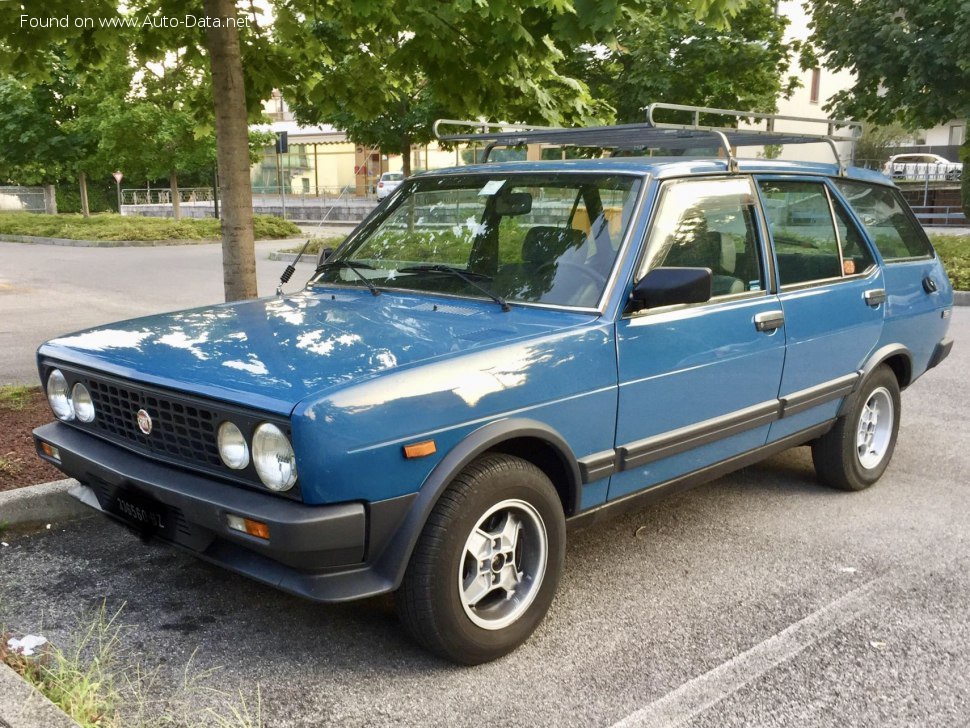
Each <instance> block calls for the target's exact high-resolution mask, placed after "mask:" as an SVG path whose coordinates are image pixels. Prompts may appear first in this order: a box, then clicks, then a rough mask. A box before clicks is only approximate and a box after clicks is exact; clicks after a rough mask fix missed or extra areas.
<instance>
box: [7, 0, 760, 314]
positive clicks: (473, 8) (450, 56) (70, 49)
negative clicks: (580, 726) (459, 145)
mask: <svg viewBox="0 0 970 728" xmlns="http://www.w3.org/2000/svg"><path fill="white" fill-rule="evenodd" d="M667 3H668V4H667V5H666V6H664V8H663V12H665V13H666V12H672V11H674V10H676V8H678V7H679V4H677V3H675V2H674V1H673V0H667ZM742 3H743V0H691V2H690V6H691V7H692V8H694V9H695V11H696V13H697V15H698V16H699V17H704V18H709V19H713V20H720V21H723V19H725V18H726V17H729V16H730V15H732V14H734V13H735V12H737V10H738V8H739V7H740V6H741V4H742ZM644 5H645V3H644V0H613V1H612V2H608V3H602V2H598V1H597V0H524V1H519V2H511V1H508V0H506V1H504V2H472V1H471V0H461V1H460V2H455V3H442V2H439V0H358V1H356V2H353V3H347V2H343V1H338V0H271V10H272V14H273V15H274V18H275V22H274V24H273V26H272V27H271V28H270V27H262V26H261V25H260V23H259V20H258V18H257V17H256V9H255V5H254V4H252V3H251V4H250V5H249V9H250V12H249V13H248V14H247V15H246V16H244V18H245V20H246V21H251V22H245V23H243V24H242V27H240V23H239V18H240V15H239V13H238V10H237V7H236V4H235V2H234V1H233V0H131V1H130V2H126V3H124V4H123V5H122V4H121V3H120V2H119V1H118V0H87V1H86V2H85V3H84V4H83V11H82V10H81V9H80V8H79V6H78V4H77V2H76V1H75V0H45V2H44V3H43V5H42V6H36V7H34V8H31V10H30V11H26V14H28V15H32V16H33V17H38V16H43V17H70V18H75V17H78V16H83V17H85V18H90V19H91V21H92V22H91V24H90V25H87V24H83V25H82V26H81V27H79V26H77V25H76V24H73V23H71V24H69V26H68V27H67V28H60V27H51V26H50V25H48V26H45V25H44V24H37V25H31V24H29V23H28V24H26V25H25V24H23V23H22V22H21V16H22V15H24V14H25V10H26V9H25V7H24V5H23V4H22V3H20V2H16V3H0V71H4V70H6V71H8V72H11V71H13V70H14V69H22V70H23V72H24V73H25V74H28V75H29V76H31V77H32V78H33V79H34V80H41V81H42V80H44V79H45V74H46V73H47V68H46V67H45V66H44V64H39V63H38V54H39V53H40V51H42V50H45V49H49V48H52V47H60V48H64V49H65V53H66V57H67V59H68V62H69V63H71V64H72V67H73V68H75V69H76V70H78V72H79V73H81V72H83V73H88V74H96V73H98V72H99V71H100V70H102V69H104V68H105V67H106V66H108V65H111V64H117V63H131V62H137V63H145V62H147V61H155V62H159V61H164V60H165V59H166V58H167V56H168V54H169V53H170V52H172V51H175V52H178V53H180V54H181V57H182V60H183V62H184V63H186V64H187V65H191V66H193V67H195V68H198V69H208V71H209V75H208V76H207V79H208V84H207V85H206V86H205V87H204V88H200V93H199V98H202V97H203V96H204V97H205V98H206V99H207V101H208V102H209V103H211V104H212V108H213V118H214V126H215V132H216V142H217V158H218V166H219V178H220V184H221V190H222V195H221V196H222V200H223V216H222V217H223V219H222V232H223V272H224V282H225V291H226V297H227V299H234V298H244V297H251V296H254V295H255V294H256V269H255V251H254V245H253V233H252V190H251V187H250V179H249V161H248V123H247V122H248V121H251V120H256V118H257V117H258V114H259V104H260V102H261V101H262V100H263V99H265V98H268V97H269V94H270V91H271V90H272V88H274V87H277V88H281V89H282V90H284V92H285V93H286V94H287V96H288V97H289V98H293V99H300V100H302V101H303V102H305V104H306V106H307V107H308V108H316V109H319V111H320V113H321V114H324V115H326V114H333V113H337V112H342V111H350V112H352V113H354V114H356V115H357V116H358V118H360V119H374V118H376V117H378V116H379V115H380V114H382V113H385V112H388V110H389V109H392V108H393V102H394V101H395V99H399V98H400V97H401V95H402V93H405V92H407V93H413V91H414V89H415V88H417V87H416V86H413V85H411V86H410V89H411V91H404V92H402V91H401V89H402V87H403V88H404V89H405V90H406V89H408V88H409V84H424V90H423V91H422V96H423V98H425V99H427V101H428V102H430V103H436V104H440V105H442V106H443V107H445V108H449V109H452V110H454V112H456V113H461V114H462V115H469V116H477V115H487V116H491V117H493V118H494V117H498V116H501V117H504V118H517V119H523V120H526V121H533V120H544V121H548V122H552V123H557V122H560V121H563V122H570V121H577V120H578V121H582V120H584V119H587V118H594V117H596V118H598V116H600V115H601V112H602V111H603V108H602V107H601V106H600V105H599V104H598V103H597V102H596V101H595V100H593V99H592V98H591V97H590V96H589V94H588V91H587V90H586V88H585V86H584V85H583V84H582V83H581V82H578V81H576V80H575V79H573V78H568V77H563V76H562V75H561V74H560V73H559V70H558V68H557V64H558V63H560V62H561V61H562V60H563V58H564V56H565V51H566V50H567V49H570V48H573V47H576V46H577V45H579V44H581V43H584V42H589V41H590V40H591V39H594V38H597V37H599V36H601V35H606V34H608V33H609V29H610V28H611V27H612V25H613V24H614V23H615V22H616V20H617V19H618V18H620V17H622V16H624V15H625V14H626V13H629V12H633V11H636V10H639V9H642V7H643V6H644ZM146 16H151V17H156V18H161V17H179V18H181V17H185V16H192V17H197V18H201V19H202V22H201V23H195V24H192V25H181V26H179V27H177V28H172V27H161V26H160V25H156V24H145V23H144V22H141V21H143V19H144V18H145V17H146ZM126 18H127V19H131V18H134V19H136V20H138V21H139V26H140V27H138V28H137V29H136V30H135V31H132V32H124V31H122V30H119V28H118V27H117V25H118V21H119V20H123V19H126ZM111 22H114V24H115V25H114V26H109V25H107V24H108V23H111ZM386 44H391V45H395V46H396V48H395V49H389V45H386ZM378 51H380V52H378ZM416 71H417V72H416Z"/></svg>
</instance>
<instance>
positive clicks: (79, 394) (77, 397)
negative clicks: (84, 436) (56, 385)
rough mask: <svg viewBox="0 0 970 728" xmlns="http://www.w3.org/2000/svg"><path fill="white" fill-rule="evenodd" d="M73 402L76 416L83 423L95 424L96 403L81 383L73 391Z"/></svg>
mask: <svg viewBox="0 0 970 728" xmlns="http://www.w3.org/2000/svg"><path fill="white" fill-rule="evenodd" d="M71 402H72V403H73V404H74V415H75V416H76V417H77V418H78V419H79V420H80V421H81V422H94V401H93V400H92V399H91V393H90V392H89V391H88V388H87V387H85V386H84V385H83V384H81V383H80V382H78V383H77V384H75V385H74V387H73V388H72V389H71Z"/></svg>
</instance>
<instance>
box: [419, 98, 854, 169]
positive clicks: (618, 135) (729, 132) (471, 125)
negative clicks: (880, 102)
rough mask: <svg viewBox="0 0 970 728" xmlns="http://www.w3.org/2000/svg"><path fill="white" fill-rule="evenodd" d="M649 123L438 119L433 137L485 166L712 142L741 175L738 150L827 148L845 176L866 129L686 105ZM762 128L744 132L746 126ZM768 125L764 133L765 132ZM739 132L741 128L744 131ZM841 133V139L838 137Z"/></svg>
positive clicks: (667, 107)
mask: <svg viewBox="0 0 970 728" xmlns="http://www.w3.org/2000/svg"><path fill="white" fill-rule="evenodd" d="M645 111H646V115H647V121H646V122H645V123H640V124H617V125H614V126H590V127H571V128H570V127H550V126H529V125H525V124H500V123H499V124H496V123H489V122H480V121H461V120H457V119H438V120H437V121H436V122H435V123H434V128H433V131H434V135H435V137H436V138H438V139H439V140H441V141H445V142H482V143H484V144H485V145H486V146H485V150H484V152H483V157H482V161H483V162H485V161H488V156H489V154H490V153H491V151H492V149H494V148H495V147H497V146H503V147H516V146H522V145H525V144H549V145H556V146H577V147H599V148H602V149H612V150H613V153H614V154H616V153H617V152H621V151H643V150H646V149H650V148H664V149H690V148H692V147H699V146H710V142H711V140H712V137H713V138H714V139H715V140H716V142H717V144H718V145H719V146H720V147H721V149H722V150H723V152H724V155H725V158H726V159H727V160H728V169H729V170H730V171H732V172H736V171H737V169H738V166H737V159H736V157H735V153H734V150H735V148H736V147H739V146H742V147H743V146H763V145H766V144H778V145H784V144H811V143H820V142H824V143H827V144H828V145H829V147H830V148H831V149H832V153H833V154H834V155H835V159H836V162H837V163H838V165H839V174H841V175H844V174H845V163H844V162H843V160H842V158H841V155H840V154H839V148H838V145H837V144H836V142H840V141H843V142H845V141H848V142H854V141H856V140H857V139H858V138H859V136H860V135H861V134H862V129H863V126H862V123H861V122H858V121H852V120H849V119H818V118H811V117H800V116H784V115H781V114H762V113H757V112H753V111H738V110H734V109H715V108H709V107H705V106H684V105H681V104H663V103H655V104H650V105H649V106H647V107H646V109H645ZM657 111H665V112H677V113H684V112H686V113H689V114H690V115H691V121H690V123H686V124H676V123H672V122H660V121H657V120H656V118H655V115H656V112H657ZM701 115H704V116H726V117H730V118H731V119H733V120H734V123H735V124H736V126H723V127H721V126H707V125H703V124H701V123H700V122H701ZM778 122H783V124H782V125H784V122H796V123H798V124H802V125H804V124H814V125H817V126H821V125H824V126H825V133H818V132H814V133H809V132H802V131H796V130H781V129H779V128H778V126H779V124H778ZM752 123H754V124H758V125H759V126H741V125H742V124H752ZM760 124H764V128H760ZM442 127H459V128H462V129H466V130H469V131H463V132H457V133H450V134H443V133H442ZM739 127H740V128H739ZM837 131H841V132H842V133H841V134H836V132H837Z"/></svg>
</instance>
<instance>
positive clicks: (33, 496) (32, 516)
mask: <svg viewBox="0 0 970 728" xmlns="http://www.w3.org/2000/svg"><path fill="white" fill-rule="evenodd" d="M77 484H78V482H77V481H76V480H74V479H73V478H66V479H64V480H55V481H52V482H50V483H41V484H39V485H28V486H27V487H26V488H15V489H14V490H7V491H3V492H2V493H0V522H2V523H4V524H5V525H8V526H17V525H22V524H31V523H54V522H57V521H71V520H74V519H76V518H83V517H85V516H87V515H89V514H90V513H91V512H92V511H91V509H90V508H88V507H87V506H86V505H84V504H83V503H81V501H79V500H77V499H76V498H74V497H73V496H72V495H70V490H71V489H72V488H74V486H76V485H77ZM2 725H3V724H2V723H0V726H2Z"/></svg>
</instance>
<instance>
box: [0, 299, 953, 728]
mask: <svg viewBox="0 0 970 728" xmlns="http://www.w3.org/2000/svg"><path fill="white" fill-rule="evenodd" d="M951 333H952V335H954V337H955V338H956V341H957V344H956V348H955V349H954V352H953V354H951V356H950V358H949V359H948V360H947V361H945V362H944V363H943V364H942V365H941V366H940V367H939V368H938V369H937V370H934V371H932V372H930V373H929V374H928V375H927V376H926V377H924V378H923V379H921V380H920V381H918V382H917V383H916V384H915V385H914V386H913V387H912V388H911V389H909V390H908V391H907V392H906V393H905V394H904V396H903V408H904V414H903V425H902V428H901V431H900V439H899V443H898V446H897V450H896V454H895V457H894V460H893V463H892V465H891V467H890V468H889V470H888V471H887V473H886V474H885V476H884V477H883V479H882V480H881V481H880V482H879V483H878V484H877V485H876V486H875V487H873V488H871V489H869V490H868V491H865V492H862V493H856V494H846V493H839V492H833V491H830V490H827V489H826V488H823V487H822V486H820V485H818V484H817V483H816V482H815V480H814V479H813V475H812V470H811V461H810V457H809V454H808V451H807V449H805V448H801V449H797V450H793V451H790V452H788V453H785V454H783V455H781V456H778V457H775V458H773V459H771V460H770V461H768V462H766V463H763V464H761V465H758V466H755V467H751V468H747V469H746V470H744V471H741V472H739V473H736V474H734V475H731V476H729V477H726V478H722V479H721V480H719V481H717V482H715V483H712V484H710V485H708V486H705V487H702V488H699V489H696V490H694V491H691V492H689V493H685V494H681V495H678V496H675V497H673V498H671V499H669V500H667V501H664V502H663V503H661V504H659V505H657V506H655V507H652V508H650V509H647V510H643V511H640V512H637V513H632V514H629V515H626V516H624V517H621V518H619V519H618V520H615V521H612V522H610V523H608V524H605V525H602V526H598V527H594V528H591V529H588V530H586V531H583V532H580V533H578V534H575V535H574V536H573V537H572V538H571V541H570V543H569V546H568V550H567V563H566V571H565V574H564V578H563V581H562V584H561V587H560V592H559V595H558V597H557V599H556V601H555V602H554V604H553V607H552V610H551V611H550V614H549V616H548V618H547V619H546V620H545V622H544V623H543V624H542V625H541V626H540V628H539V630H538V632H537V633H536V634H535V636H534V637H533V638H532V639H531V640H530V641H529V642H528V643H526V644H525V645H524V646H523V647H522V648H520V649H519V650H518V651H516V652H515V653H513V654H512V655H510V656H509V657H507V658H504V659H502V660H499V661H497V662H494V663H491V664H488V665H484V666H481V667H477V668H457V667H454V666H451V665H448V664H444V663H442V662H440V661H438V660H436V659H435V658H432V657H429V656H427V655H426V654H424V653H422V652H421V651H420V650H418V649H417V648H415V647H414V646H413V645H412V644H411V643H410V642H409V641H408V640H407V639H406V638H405V636H404V635H403V634H402V632H401V629H400V628H399V626H398V624H397V622H396V620H395V618H394V615H393V611H392V606H391V600H390V599H389V598H381V599H374V600H370V601H367V602H363V603H358V604H353V605H343V606H337V607H333V606H321V605H315V604H310V603H307V602H303V601H300V600H298V599H296V598H294V597H290V596H287V595H284V594H280V593H277V592H275V591H273V590H271V589H269V588H266V587H263V586H260V585H257V584H253V583H251V582H249V581H246V580H245V579H243V578H241V577H237V576H234V575H231V574H228V573H225V572H222V571H220V570H218V569H215V568H212V567H209V566H207V565H205V564H202V563H200V562H198V561H196V560H194V559H192V558H190V557H188V556H186V555H184V554H181V553H178V552H175V551H172V550H170V549H167V548H165V547H162V546H159V545H151V544H149V545H145V544H142V543H141V542H139V541H138V540H137V539H136V538H135V537H133V536H132V535H130V534H129V533H128V532H127V531H126V530H125V529H123V528H122V527H120V526H117V525H114V524H110V523H108V522H106V521H103V520H100V519H89V520H85V521H80V522H76V523H74V524H71V525H69V526H67V527H66V528H55V529H53V530H51V531H46V532H41V533H39V534H34V535H31V536H20V537H15V538H14V537H11V543H10V546H8V547H5V548H2V549H0V568H2V572H3V580H2V583H0V604H2V614H0V619H2V620H3V621H5V622H6V624H7V625H8V626H12V627H14V628H16V629H17V630H19V631H42V632H43V633H44V634H45V635H47V636H48V637H51V638H52V639H58V638H59V637H60V638H61V639H64V638H65V634H66V632H67V630H68V629H69V627H70V625H71V624H72V622H73V620H74V618H75V615H76V614H77V613H78V612H80V611H84V610H92V609H95V608H96V607H97V606H98V605H100V604H101V603H102V601H104V602H105V603H106V605H107V607H108V609H110V610H114V609H118V608H121V607H122V606H124V609H123V612H122V617H121V619H122V621H123V622H124V623H125V624H126V625H127V628H126V632H125V638H124V639H125V644H126V646H127V648H128V650H129V653H130V655H131V659H132V660H136V659H137V660H138V661H140V662H141V664H142V666H143V667H145V668H148V669H149V670H154V671H156V672H155V677H154V680H153V681H152V684H151V685H150V686H148V687H146V689H145V690H146V695H147V696H148V698H149V699H157V700H159V701H162V702H166V703H173V704H177V705H182V706H185V705H192V706H195V707H200V706H212V705H214V704H216V703H218V701H224V700H225V696H226V695H229V696H237V697H238V696H242V697H244V698H246V700H247V703H248V704H249V705H252V704H253V702H254V700H255V695H256V691H257V686H258V690H259V694H260V696H261V710H260V713H261V716H262V720H263V721H264V723H265V724H266V725H272V726H319V725H328V724H339V725H348V726H364V725H368V726H370V725H409V726H429V725H435V726H437V725H441V726H454V725H469V724H472V723H484V724H518V725H541V726H553V725H555V726H613V725H616V724H619V725H622V726H673V725H685V726H693V727H695V728H701V727H705V728H708V727H709V728H724V727H725V726H750V725H758V726H803V725H811V726H880V727H882V726H917V725H918V726H964V725H968V724H970V686H968V680H967V675H970V543H968V515H967V514H968V513H970V495H968V491H967V487H966V485H967V482H966V478H967V475H966V474H967V473H968V472H970V451H968V448H967V446H966V445H967V442H968V439H970V425H968V423H967V419H966V416H965V412H966V408H967V406H968V405H970V381H968V378H967V376H966V372H967V370H968V367H970V353H968V350H967V348H965V346H964V344H963V342H966V341H967V340H968V338H970V310H968V309H958V310H956V311H955V312H954V320H953V326H952V328H951ZM193 655H194V656H193ZM190 662H191V669H190V673H191V674H193V675H197V676H198V679H197V680H196V681H194V682H193V681H189V684H187V683H186V681H185V668H186V665H187V664H188V663H190ZM209 670H214V671H213V672H208V671H209ZM200 685H201V686H204V687H205V688H211V689H214V690H217V691H220V693H221V695H222V697H219V695H220V693H213V692H210V691H208V690H200V689H199V686H200ZM128 710H130V711H134V710H135V708H134V707H132V706H130V705H129V707H128ZM132 721H134V719H132Z"/></svg>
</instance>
